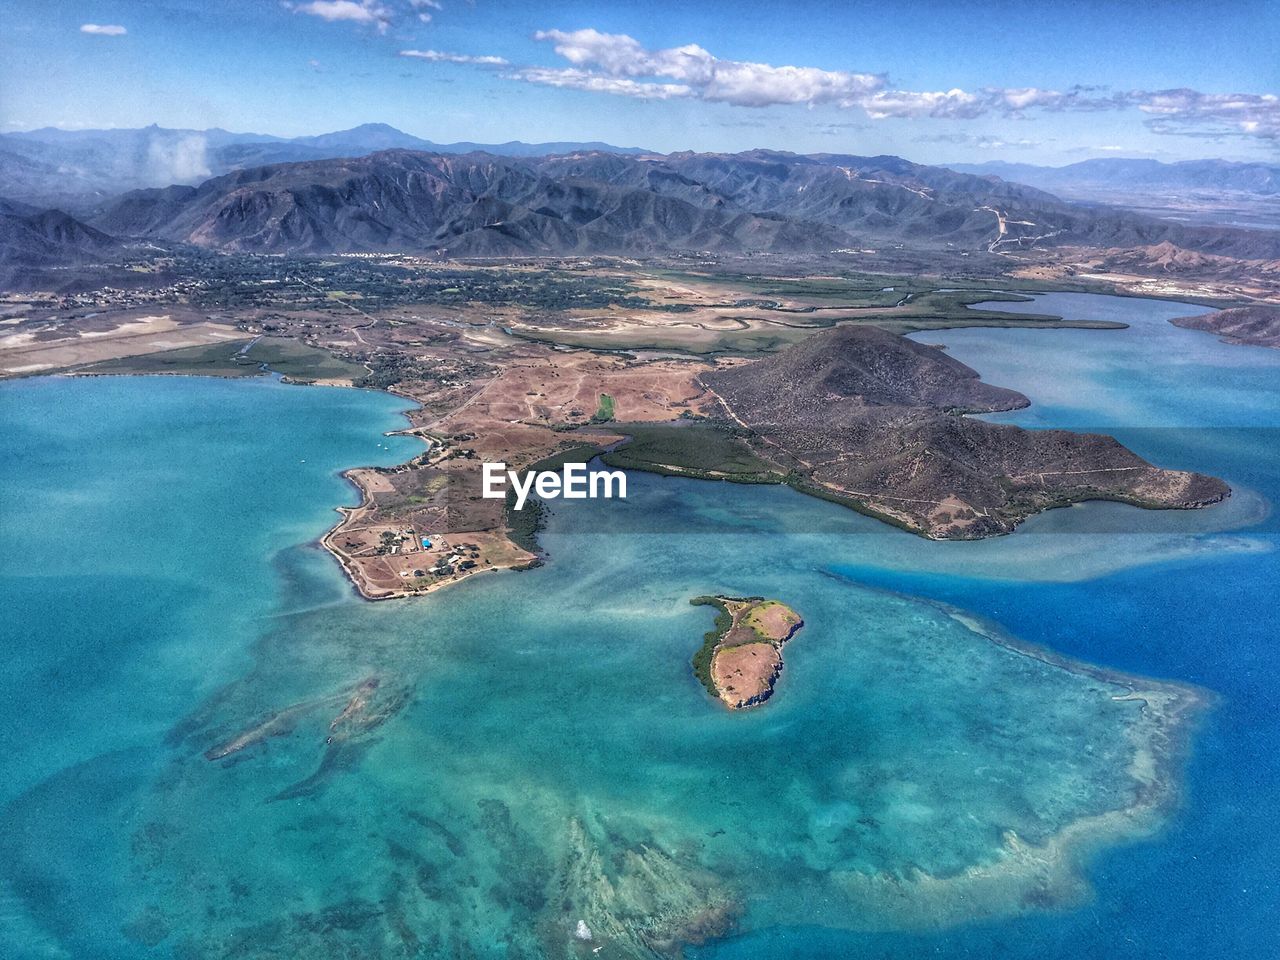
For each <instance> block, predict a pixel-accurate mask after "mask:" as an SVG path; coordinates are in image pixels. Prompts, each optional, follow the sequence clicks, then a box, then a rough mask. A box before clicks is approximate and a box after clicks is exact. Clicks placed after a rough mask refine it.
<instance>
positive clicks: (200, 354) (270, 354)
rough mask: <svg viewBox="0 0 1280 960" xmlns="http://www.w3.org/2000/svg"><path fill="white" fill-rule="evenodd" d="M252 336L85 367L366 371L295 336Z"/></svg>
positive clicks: (308, 374)
mask: <svg viewBox="0 0 1280 960" xmlns="http://www.w3.org/2000/svg"><path fill="white" fill-rule="evenodd" d="M250 342H251V341H250V339H249V338H245V339H243V340H228V341H224V342H222V343H210V344H205V345H203V346H198V347H180V348H179V349H177V350H163V351H161V352H159V353H146V354H142V355H141V356H137V357H121V358H120V359H118V360H104V361H102V362H101V363H95V364H91V365H90V366H87V367H84V368H83V370H84V372H85V373H102V374H157V373H168V374H183V375H186V376H200V377H256V376H258V375H260V374H261V373H262V372H263V370H262V368H263V366H264V365H265V366H266V368H267V369H268V370H271V371H273V372H275V373H279V374H282V375H284V376H286V377H289V378H290V379H291V380H299V381H313V380H353V379H357V378H359V377H361V376H363V375H364V374H365V373H367V372H368V371H367V370H365V368H364V367H362V366H360V365H359V364H355V363H348V362H346V361H345V360H339V359H337V358H336V357H333V356H331V355H330V354H328V353H326V352H325V351H323V350H317V349H316V348H315V347H309V346H307V345H306V344H304V343H298V342H297V341H296V340H286V339H283V338H279V337H262V338H261V339H259V340H258V341H257V342H255V343H253V345H252V346H251V347H249V349H248V350H245V349H244V348H245V345H246V344H248V343H250Z"/></svg>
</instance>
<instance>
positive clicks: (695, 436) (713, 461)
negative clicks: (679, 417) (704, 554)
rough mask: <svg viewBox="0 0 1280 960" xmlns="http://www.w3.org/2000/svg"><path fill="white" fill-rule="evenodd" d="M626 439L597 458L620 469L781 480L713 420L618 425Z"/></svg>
mask: <svg viewBox="0 0 1280 960" xmlns="http://www.w3.org/2000/svg"><path fill="white" fill-rule="evenodd" d="M618 432H619V433H625V434H627V436H629V437H630V438H631V439H630V440H629V441H628V442H627V443H625V444H624V445H622V446H620V447H618V448H617V449H615V450H612V451H610V452H608V453H606V454H604V455H603V456H602V457H601V459H603V460H604V462H605V463H606V464H608V465H609V466H611V467H615V468H617V469H621V470H642V471H646V472H648V473H658V474H663V475H666V476H676V477H693V478H696V479H699V480H732V481H734V482H736V483H782V482H783V480H784V476H783V474H781V473H779V472H778V470H777V468H776V467H774V465H773V464H771V463H769V461H767V460H764V459H763V458H761V457H760V456H759V455H758V454H757V453H756V452H755V451H754V450H752V449H751V447H750V445H749V444H748V443H747V441H746V440H745V439H743V437H741V436H740V435H738V434H737V433H735V432H734V431H733V430H731V429H729V428H728V427H723V426H720V425H719V424H714V423H703V422H690V423H678V424H675V423H632V424H621V425H619V427H618Z"/></svg>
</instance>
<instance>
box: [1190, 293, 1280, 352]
mask: <svg viewBox="0 0 1280 960" xmlns="http://www.w3.org/2000/svg"><path fill="white" fill-rule="evenodd" d="M1169 322H1170V323H1172V324H1174V325H1175V326H1179V327H1187V328H1189V329H1191V330H1206V331H1208V332H1209V333H1216V334H1217V335H1218V336H1220V337H1221V338H1222V339H1223V340H1225V341H1226V342H1227V343H1247V344H1252V345H1254V346H1258V347H1276V348H1280V306H1274V305H1272V304H1266V303H1255V304H1250V305H1249V306H1247V307H1231V308H1230V309H1227V310H1217V311H1214V312H1213V313H1205V314H1201V315H1200V316H1195V317H1175V318H1174V319H1172V320H1170V321H1169Z"/></svg>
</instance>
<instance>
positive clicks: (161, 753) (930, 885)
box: [0, 294, 1280, 960]
mask: <svg viewBox="0 0 1280 960" xmlns="http://www.w3.org/2000/svg"><path fill="white" fill-rule="evenodd" d="M1037 299H1038V300H1039V301H1040V304H1041V306H1042V308H1043V309H1044V310H1046V312H1052V313H1066V314H1067V315H1070V316H1080V317H1089V318H1101V319H1121V320H1124V321H1125V322H1127V323H1130V324H1131V326H1130V328H1129V329H1127V330H1120V331H1096V330H1045V331H1026V330H978V329H974V330H962V331H944V332H931V333H929V334H925V335H920V336H919V337H918V339H921V340H925V341H928V342H941V343H945V344H946V345H947V346H948V348H949V350H950V351H951V352H952V353H953V354H954V355H955V356H957V357H958V358H960V359H962V360H964V361H965V362H966V363H969V364H970V365H972V366H974V367H975V368H976V369H978V370H979V371H980V372H981V373H982V374H983V375H984V377H985V378H986V379H988V380H989V381H991V382H993V383H997V384H1000V385H1002V386H1009V387H1014V388H1016V389H1019V390H1022V391H1023V392H1024V393H1026V394H1027V395H1028V396H1030V397H1031V399H1032V400H1033V406H1032V407H1030V408H1029V409H1027V410H1023V411H1018V412H1016V413H1014V414H1007V415H1002V416H1001V417H1000V419H1008V420H1013V421H1014V422H1019V423H1022V424H1024V425H1026V426H1029V427H1045V426H1068V427H1073V428H1095V429H1105V430H1107V431H1108V432H1113V433H1115V434H1116V435H1117V436H1119V437H1120V438H1121V439H1123V440H1124V441H1125V442H1126V443H1128V444H1130V445H1131V446H1132V447H1133V448H1134V449H1136V450H1137V451H1138V452H1139V453H1141V454H1143V455H1144V456H1147V457H1148V458H1149V459H1152V460H1154V461H1155V462H1158V463H1160V464H1161V465H1165V466H1172V467H1183V468H1193V469H1198V470H1204V471H1207V472H1211V473H1215V474H1217V475H1219V476H1222V477H1224V478H1225V479H1227V480H1228V481H1230V482H1231V483H1232V485H1233V487H1234V488H1235V490H1236V495H1235V496H1233V497H1232V499H1231V500H1230V501H1229V502H1228V503H1226V504H1224V505H1221V506H1219V507H1215V508H1212V509H1209V510H1205V511H1197V512H1192V513H1183V512H1147V511H1139V510H1136V509H1134V508H1130V507H1125V506H1121V505H1116V504H1089V505H1084V506H1080V507H1075V508H1071V509H1068V510H1061V511H1055V512H1052V513H1050V514H1046V515H1044V516H1042V517H1040V518H1036V519H1035V520H1033V521H1031V522H1029V523H1028V524H1026V526H1025V527H1024V528H1023V529H1022V530H1020V531H1019V532H1018V533H1016V534H1014V535H1013V536H1010V537H1006V538H1000V539H996V540H988V541H983V542H980V543H972V544H966V543H944V544H938V543H930V542H926V541H924V540H920V539H918V538H914V537H911V536H909V535H907V534H903V533H900V532H898V531H895V530H891V529H890V528H887V527H885V526H883V525H881V524H878V523H876V522H875V521H872V520H869V519H867V518H864V517H861V516H858V515H856V514H854V513H852V512H849V511H846V510H843V509H841V508H839V507H836V506H834V505H831V504H827V503H824V502H820V501H816V500H812V499H809V498H805V497H803V496H801V495H799V494H795V493H793V492H792V491H789V490H787V489H784V488H774V487H749V486H726V485H719V484H710V483H701V482H697V481H687V480H677V479H669V478H659V477H655V476H650V475H639V474H633V475H632V476H631V478H630V484H629V498H628V499H627V500H626V501H625V502H618V501H575V502H572V503H568V502H561V503H557V504H556V505H555V506H554V509H553V510H552V512H551V517H550V523H549V527H548V529H547V531H546V532H545V533H544V534H543V538H542V539H543V543H544V545H545V547H546V549H547V550H548V552H549V562H548V563H547V564H546V565H545V566H543V567H541V568H539V569H536V570H533V571H529V572H524V573H519V574H510V573H503V574H493V575H484V576H480V577H477V578H475V579H473V580H471V581H468V582H466V583H464V584H462V585H460V586H458V587H456V588H451V589H449V590H446V591H442V592H440V593H437V594H433V595H431V596H429V597H426V598H420V599H415V600H413V601H406V602H394V603H377V604H371V603H366V602H363V601H360V600H359V599H357V598H356V597H355V596H354V594H353V593H352V591H351V589H350V587H349V585H348V584H347V582H346V581H345V579H344V578H343V576H342V574H341V572H340V571H339V569H338V567H337V565H336V564H335V563H334V562H333V561H332V560H331V558H330V557H329V556H328V555H327V554H326V553H324V552H323V551H321V550H320V549H319V548H318V547H317V546H315V539H316V538H317V537H318V536H319V535H320V534H321V533H322V532H323V531H324V530H325V529H326V528H327V527H328V526H329V525H330V524H331V523H332V522H333V521H334V520H335V519H336V517H335V515H334V514H333V512H332V511H333V507H334V506H336V505H338V504H342V503H351V502H353V500H354V491H353V490H352V489H351V488H350V487H349V486H348V485H347V484H346V483H345V481H343V480H342V479H341V477H340V476H339V472H340V470H341V469H343V468H345V467H348V466H353V465H357V464H369V463H384V464H390V463H395V462H399V461H401V460H404V459H406V458H407V457H409V456H411V455H413V453H415V452H416V451H417V449H419V448H418V447H417V445H416V442H415V441H412V440H409V439H406V438H401V437H392V438H388V437H386V436H384V435H383V434H384V431H388V430H393V429H396V428H397V427H398V426H399V425H400V424H402V423H403V420H402V419H401V417H400V416H399V413H400V411H401V410H402V409H403V404H402V403H401V402H400V401H398V400H395V399H393V398H389V397H387V396H384V395H380V394H375V393H365V392H357V391H351V390H336V389H323V388H299V387H290V386H286V385H282V384H280V383H279V382H277V381H275V380H272V379H265V378H264V379H259V380H253V381H248V382H243V381H218V380H203V379H178V378H110V379H108V378H103V379H31V380H24V381H16V382H8V383H4V384H0V498H2V501H3V503H4V504H5V507H4V510H3V514H2V516H0V590H2V592H0V596H2V597H3V600H2V603H3V608H2V609H3V617H0V644H2V649H3V651H4V654H5V660H4V666H3V668H2V669H0V710H2V711H3V713H2V714H0V715H2V716H3V718H4V719H3V721H2V722H0V956H4V957H14V958H37V957H51V958H53V957H57V958H61V957H66V958H75V960H80V958H112V960H132V958H169V957H175V958H183V960H187V958H192V960H194V958H206V957H207V958H214V957H217V958H223V957H226V958H230V957H244V958H250V957H254V958H256V957H264V958H265V957H270V958H296V957H303V956H306V957H312V958H316V960H320V958H327V957H335V958H337V957H342V958H363V957H368V958H374V957H386V958H401V957H403V958H409V957H422V958H427V957H431V958H435V957H445V956H457V957H539V956H552V957H555V956H578V957H584V958H585V957H592V956H599V957H602V958H608V957H621V956H640V955H645V953H646V952H647V951H649V950H651V949H658V950H662V949H664V948H666V946H667V945H668V944H669V943H671V942H673V941H677V940H684V941H697V940H699V939H703V938H704V936H706V935H710V934H712V933H717V934H718V933H719V932H720V930H721V927H722V926H724V924H725V923H726V922H727V921H728V920H729V919H730V918H732V919H733V921H734V924H735V926H734V932H733V933H732V935H730V936H728V937H720V936H716V937H714V938H711V939H708V940H707V942H706V943H704V944H702V945H701V946H694V947H691V948H689V949H688V950H687V951H686V952H687V953H688V954H691V955H696V956H698V957H705V958H737V957H747V956H751V957H758V956H771V957H772V956H777V957H815V958H816V957H831V956H840V957H868V958H870V957H876V958H883V957H890V958H908V957H912V958H914V957H991V956H1002V957H1018V958H1021V957H1026V958H1033V957H1034V958H1043V957H1047V956H1067V955H1071V956H1080V955H1083V956H1108V957H1125V958H1129V957H1133V958H1137V957H1169V958H1184V957H1185V958H1191V957H1196V958H1204V957H1228V956H1230V957H1236V956H1250V957H1252V956H1270V955H1274V954H1276V953H1277V952H1280V935H1278V934H1277V932H1276V931H1277V930H1280V906H1278V905H1280V892H1278V891H1277V888H1276V882H1275V880H1274V878H1275V877H1276V876H1277V875H1278V874H1280V869H1278V868H1280V839H1277V836H1276V833H1275V825H1274V810H1275V809H1276V808H1277V805H1278V804H1280V749H1278V748H1280V720H1278V719H1277V717H1278V716H1280V709H1278V708H1280V702H1278V701H1280V681H1277V679H1276V677H1277V673H1278V671H1280V629H1278V628H1277V626H1276V623H1275V620H1274V606H1275V604H1274V596H1275V592H1276V586H1277V584H1280V552H1277V550H1276V548H1277V546H1280V543H1278V540H1280V538H1278V537H1277V523H1276V520H1275V517H1274V515H1273V513H1272V504H1273V503H1275V502H1276V501H1277V499H1280V456H1278V454H1280V351H1268V350H1262V349H1257V348H1250V347H1242V346H1229V345H1225V344H1220V343H1218V342H1217V341H1216V340H1215V339H1214V338H1213V337H1212V336H1209V335H1207V334H1203V333H1199V332H1194V331H1187V330H1181V329H1178V328H1175V327H1173V326H1171V325H1169V324H1167V323H1166V322H1165V320H1166V319H1167V318H1168V317H1171V316H1178V315H1182V314H1186V313H1190V312H1194V311H1195V308H1189V307H1188V306H1187V305H1179V304H1169V303H1162V302H1156V301H1144V300H1137V299H1119V298H1108V297H1091V296H1085V295H1068V294H1051V295H1045V296H1042V297H1039V298H1037ZM1010 306H1011V307H1014V308H1017V309H1025V305H1023V304H1017V305H1010ZM720 592H726V593H734V594H755V593H759V594H765V595H769V596H773V597H777V598H779V599H782V600H784V601H785V602H787V603H789V604H791V605H792V606H794V607H795V608H796V609H797V610H799V611H800V612H801V614H802V615H803V616H804V617H805V620H806V626H805V628H804V629H803V631H802V632H801V633H800V634H799V635H798V636H797V638H796V639H795V640H794V641H793V642H792V644H791V645H790V646H789V647H788V648H787V654H786V656H787V665H786V669H785V671H784V673H783V676H782V679H781V681H780V682H779V685H778V691H777V694H776V695H775V697H774V699H773V700H772V701H771V702H770V703H769V704H768V705H767V706H766V707H765V708H763V709H760V710H756V711H749V712H742V713H729V712H727V711H725V710H723V709H721V708H720V707H718V706H717V705H716V704H715V703H713V702H712V701H710V699H709V698H708V697H707V696H706V694H705V693H704V692H703V691H702V689H701V687H700V686H699V685H698V683H697V682H696V680H695V679H694V678H693V676H692V674H691V672H690V670H689V667H688V660H689V657H690V656H691V654H692V652H693V651H694V649H696V647H697V645H698V643H699V641H700V638H701V634H702V632H703V631H705V630H706V629H708V628H709V626H710V621H711V611H709V610H708V609H707V608H705V607H692V606H690V605H689V604H688V599H689V598H690V597H693V596H695V595H698V594H704V593H720ZM1081 664H1093V665H1097V666H1099V667H1101V668H1103V670H1101V671H1098V670H1093V669H1090V668H1087V667H1085V666H1082V665H1081ZM1142 678H1153V680H1151V681H1148V680H1144V679H1142ZM1134 691H1137V692H1138V693H1139V694H1142V695H1143V697H1145V699H1142V698H1139V697H1137V696H1135V695H1134ZM1162 704H1163V705H1165V706H1167V705H1168V704H1185V705H1188V706H1187V709H1188V711H1189V715H1188V717H1187V719H1186V720H1185V721H1184V722H1180V723H1174V722H1172V721H1168V722H1166V721H1167V718H1165V720H1162V714H1161V705H1162ZM1195 704H1198V705H1199V706H1192V705H1195ZM233 748H236V749H233ZM1153 758H1155V759H1154V760H1153ZM1156 760H1163V761H1164V766H1163V767H1162V766H1160V764H1159V763H1156V762H1155V761H1156ZM588 934H589V936H590V939H587V938H586V935H588Z"/></svg>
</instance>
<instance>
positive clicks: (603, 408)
mask: <svg viewBox="0 0 1280 960" xmlns="http://www.w3.org/2000/svg"><path fill="white" fill-rule="evenodd" d="M591 419H592V420H594V421H595V422H596V423H605V422H607V421H609V420H612V419H613V397H611V396H609V395H608V394H607V393H602V394H600V406H598V407H597V408H596V412H595V413H594V414H592V416H591Z"/></svg>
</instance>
